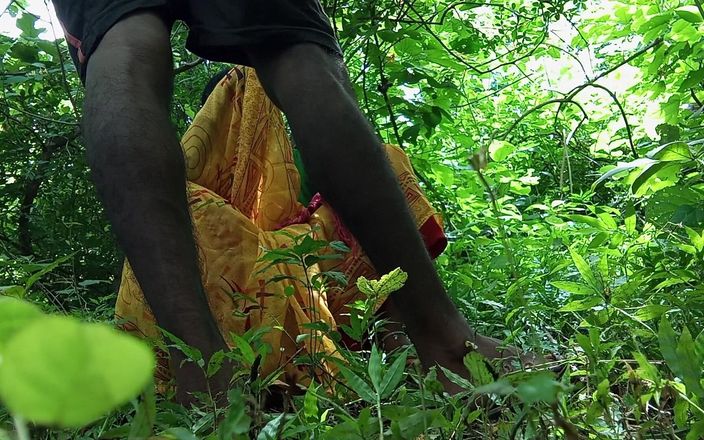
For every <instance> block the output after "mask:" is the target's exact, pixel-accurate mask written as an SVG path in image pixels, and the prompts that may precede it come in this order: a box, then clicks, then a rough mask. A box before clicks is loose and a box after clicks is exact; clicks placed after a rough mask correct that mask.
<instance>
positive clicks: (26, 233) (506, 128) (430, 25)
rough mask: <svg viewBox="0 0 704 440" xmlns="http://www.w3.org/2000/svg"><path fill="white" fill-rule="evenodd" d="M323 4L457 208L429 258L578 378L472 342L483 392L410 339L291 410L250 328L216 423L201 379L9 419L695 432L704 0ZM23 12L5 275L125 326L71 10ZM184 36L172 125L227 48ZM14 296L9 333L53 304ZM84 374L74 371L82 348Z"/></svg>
mask: <svg viewBox="0 0 704 440" xmlns="http://www.w3.org/2000/svg"><path fill="white" fill-rule="evenodd" d="M325 3H326V7H327V10H328V12H329V14H330V16H331V17H332V18H333V20H334V22H335V24H336V28H337V30H338V32H339V38H340V41H341V44H342V46H343V48H344V50H345V53H346V57H347V60H348V62H349V67H350V71H351V75H352V77H353V80H354V82H355V84H356V87H357V90H356V91H357V94H358V96H359V99H360V102H361V106H362V108H363V110H364V112H365V113H366V114H367V115H368V117H369V118H370V119H371V120H372V121H373V122H374V124H375V127H376V128H377V130H378V133H379V135H380V136H381V137H382V138H384V139H385V140H386V141H388V142H390V143H395V144H398V145H400V146H401V147H402V148H404V149H405V150H406V152H407V153H408V154H409V156H410V157H411V159H412V162H413V164H414V167H415V169H416V171H417V173H418V176H419V178H420V180H421V182H422V185H423V187H424V189H425V191H426V192H427V195H428V197H429V198H430V199H431V201H432V202H433V204H434V205H435V206H436V207H437V208H438V209H439V210H440V211H441V212H442V215H443V217H444V221H445V226H446V229H447V234H448V236H449V238H450V246H449V248H448V249H447V251H446V252H445V253H444V255H442V256H441V257H440V258H439V259H438V260H437V266H438V268H439V270H440V271H441V273H442V275H443V278H444V280H445V282H446V284H447V286H448V288H449V290H450V292H451V295H452V297H453V298H454V299H455V301H456V302H457V304H458V305H459V306H460V307H461V309H462V311H463V312H464V313H465V314H466V316H467V317H468V319H469V320H470V321H471V322H472V323H474V324H476V325H477V326H478V327H479V329H480V330H481V331H483V332H485V333H487V334H491V335H493V336H496V337H501V338H505V339H507V340H508V341H509V342H510V343H512V344H516V345H519V346H521V347H524V348H526V349H534V350H537V351H542V352H548V353H558V354H559V355H560V356H561V365H563V366H564V371H563V374H561V375H559V376H558V375H554V374H546V373H520V374H513V375H509V376H508V377H506V378H504V379H502V380H499V381H495V378H494V377H492V375H491V374H490V372H489V371H488V368H487V366H486V365H485V364H484V363H482V362H481V359H477V358H474V357H470V358H468V359H467V362H466V363H467V366H468V368H469V369H470V372H471V374H472V381H471V383H465V385H466V386H467V388H468V392H467V393H466V394H463V395H459V396H456V397H449V396H447V395H443V394H442V392H441V391H440V389H439V388H438V382H437V381H436V380H435V379H434V373H432V372H431V374H430V375H428V376H423V375H422V374H421V373H420V372H419V370H418V368H415V367H413V366H409V367H408V368H407V369H406V371H405V373H404V371H403V366H405V365H406V353H403V354H399V355H397V356H392V357H391V358H386V357H384V356H382V355H380V354H379V352H378V350H377V349H376V348H372V349H371V350H369V351H365V352H361V353H356V354H355V353H349V354H348V355H347V356H348V357H349V359H348V360H349V363H348V366H347V368H346V369H345V370H343V372H344V373H345V374H344V376H345V378H346V379H347V380H346V383H347V386H346V387H345V386H335V387H328V386H320V385H318V386H316V385H315V384H313V385H311V386H310V387H308V389H307V391H306V392H305V393H304V394H303V395H301V396H293V397H287V398H285V399H284V404H283V405H282V406H281V407H280V408H278V409H277V408H272V405H271V404H269V405H265V400H266V399H265V396H266V395H267V389H268V388H269V387H270V385H271V384H270V381H269V380H268V379H267V378H260V377H258V376H257V375H256V366H255V367H254V368H253V364H256V362H255V361H256V359H255V356H254V354H255V353H257V352H259V349H260V347H258V345H257V344H258V342H257V335H256V334H253V335H247V338H245V339H246V341H245V342H246V343H245V344H240V348H238V350H236V352H235V354H234V355H233V356H235V358H236V360H237V361H238V362H240V363H241V365H242V370H241V373H240V374H238V376H237V378H236V380H235V389H234V390H233V392H232V395H231V398H232V399H231V400H232V402H233V403H232V404H231V406H230V408H229V409H227V410H226V413H225V414H224V415H222V416H220V417H218V416H217V415H216V413H217V410H215V409H213V408H212V406H208V405H207V399H204V401H205V403H206V404H204V406H203V407H201V408H195V409H189V410H187V409H184V408H181V407H178V406H177V405H174V404H172V403H169V402H168V401H163V400H161V399H158V400H157V401H155V400H154V397H153V392H151V391H149V390H147V391H145V392H143V393H142V397H141V398H136V399H135V400H133V401H132V404H128V405H126V406H122V407H119V408H117V409H116V410H115V411H114V412H113V413H111V414H110V415H108V416H106V417H104V418H102V419H100V420H99V421H97V422H94V423H91V424H89V425H87V426H85V427H82V428H80V429H75V428H69V429H58V428H57V429H52V430H48V429H46V428H41V427H30V428H28V427H27V424H26V423H25V422H24V421H23V420H22V417H21V416H22V414H14V416H15V417H14V418H13V417H12V415H11V414H9V412H6V411H5V410H3V409H2V407H1V406H0V438H8V436H9V438H14V436H16V435H18V436H19V438H28V436H32V438H99V437H101V438H127V437H129V438H145V437H148V436H150V435H161V436H162V438H178V439H190V438H205V437H208V436H211V437H210V438H221V439H225V438H228V439H229V438H247V434H246V433H248V432H251V433H252V434H251V435H253V436H255V437H256V438H258V439H268V438H272V439H273V438H333V439H337V438H340V439H347V438H349V439H352V438H360V439H367V438H399V439H400V438H409V439H414V438H423V437H420V436H422V435H424V436H425V438H438V439H458V438H495V439H533V438H570V439H574V438H605V439H624V438H633V439H641V438H653V439H655V438H658V439H660V438H667V439H685V438H686V439H688V440H694V439H699V438H703V437H704V383H703V382H702V368H703V367H704V332H703V330H704V325H703V319H704V285H703V284H702V282H701V280H702V278H703V277H704V178H703V175H702V173H703V172H704V142H703V141H702V139H704V104H703V101H704V89H703V85H704V20H703V18H702V17H703V16H704V7H703V5H702V2H701V1H700V0H593V1H590V0H574V1H566V0H511V1H497V2H489V1H477V2H467V1H451V0H436V1H430V0H348V1H339V0H327V1H326V2H325ZM28 7H29V3H28V2H27V1H25V0H17V1H14V2H11V4H10V6H9V7H8V9H7V10H6V11H4V14H5V15H8V14H9V15H10V16H11V17H13V19H14V20H15V23H16V27H17V28H18V29H19V31H20V32H21V34H19V36H16V35H14V34H13V35H12V36H8V35H0V84H1V85H2V89H1V90H2V97H1V98H0V99H1V100H2V101H1V104H0V206H2V209H1V210H0V286H2V287H0V292H1V293H2V294H3V295H6V296H11V297H16V298H22V299H24V300H26V301H29V302H31V303H34V304H36V305H37V306H38V307H40V308H41V309H42V310H43V311H44V312H45V313H51V314H55V315H72V316H74V317H79V318H81V319H82V320H83V321H107V322H109V321H111V320H112V307H113V303H114V299H115V292H116V290H117V286H116V277H117V272H118V270H119V267H120V261H121V256H120V255H119V253H118V250H117V249H116V247H115V244H114V241H113V240H112V238H111V234H110V229H109V226H108V225H107V223H106V221H105V219H104V217H103V216H102V213H101V209H100V206H99V204H98V203H97V201H96V198H95V194H94V190H93V188H92V185H91V182H90V179H89V172H88V170H87V167H86V164H85V159H84V155H83V150H82V146H81V137H80V125H79V120H80V113H81V101H82V88H81V85H80V81H79V80H78V78H77V76H76V74H75V72H74V70H73V67H72V65H71V63H70V58H69V57H68V53H67V50H66V45H65V43H64V42H63V40H55V39H54V35H56V34H59V33H60V27H59V26H58V24H57V23H49V22H46V21H44V19H42V18H39V17H37V16H36V15H35V14H36V11H34V12H32V11H29V10H27V8H28ZM43 30H46V32H44V31H43ZM185 31H186V30H185V28H184V27H183V26H176V27H175V29H174V34H173V42H174V48H175V49H174V55H175V63H176V66H177V75H176V81H175V93H176V96H175V99H174V106H173V118H174V121H175V123H176V124H177V126H178V128H179V130H180V131H181V132H183V130H184V129H185V127H186V126H187V125H188V123H189V121H190V120H191V118H193V116H194V114H195V112H196V111H197V109H198V106H199V103H198V97H199V96H200V91H201V89H202V87H203V85H204V84H205V83H206V82H207V81H208V79H209V78H210V76H211V75H212V74H214V73H215V72H217V71H218V70H219V69H221V67H222V66H220V65H214V64H211V63H207V62H200V61H199V60H197V59H196V58H194V57H193V56H192V55H190V54H188V53H187V52H186V51H185V50H184V49H183V42H184V39H185ZM317 250H318V249H315V246H314V247H313V248H311V247H308V249H306V250H305V252H314V251H317ZM301 252H303V251H301ZM299 256H300V255H299ZM353 281H354V280H353ZM382 287H383V286H382ZM375 288H379V286H376V287H375ZM368 290H370V291H369V292H368V293H374V292H373V290H374V289H372V288H371V287H369V289H368ZM13 304H14V305H13V307H16V309H12V310H10V312H12V313H14V314H15V315H9V314H8V313H10V312H8V311H7V310H5V312H2V311H1V310H0V353H2V350H3V344H4V343H3V334H4V333H3V332H7V331H8V330H7V329H6V328H5V327H8V326H7V322H8V319H9V316H17V315H16V313H24V314H27V315H34V314H35V313H39V312H38V311H37V310H36V309H34V308H31V307H29V306H28V305H27V304H25V303H21V304H22V305H18V304H20V303H16V302H15V303H13ZM366 306H367V308H368V306H369V304H366ZM20 309H21V310H22V312H18V310H20ZM8 310H9V309H8ZM360 310H361V312H360V313H361V317H362V318H364V317H365V316H366V315H365V305H360ZM3 313H4V314H3ZM3 317H4V318H3ZM2 319H4V320H5V321H2ZM52 319H53V321H51V322H50V323H49V324H51V325H54V326H55V327H46V328H45V329H44V330H45V332H39V333H38V334H34V335H32V334H30V335H27V334H21V335H20V336H22V337H24V341H25V343H29V344H31V343H32V341H35V340H37V341H42V340H43V341H44V345H37V347H40V348H36V349H33V350H32V353H33V354H32V356H34V357H35V358H36V359H38V361H36V362H40V363H41V362H51V359H52V358H51V357H47V351H50V347H51V346H52V344H53V342H52V341H54V339H53V338H59V336H60V333H61V332H60V331H56V332H52V333H47V332H49V330H50V329H52V328H55V329H63V330H66V326H70V325H75V326H78V325H79V324H78V323H77V322H75V321H72V320H68V321H66V319H67V318H52ZM3 322H5V326H4V327H3ZM27 325H29V324H27ZM47 325H48V324H47ZM80 325H88V324H80ZM81 328H83V327H81ZM91 328H92V327H91ZM100 328H101V329H102V328H103V327H100ZM84 330H85V329H84ZM21 331H22V330H21V329H20V332H21ZM82 331H83V330H82ZM85 331H88V330H85ZM25 333H27V332H25ZM35 333H37V332H35ZM89 333H90V332H89ZM99 333H100V332H98V333H91V334H92V335H93V336H91V337H92V338H93V339H95V340H96V341H98V343H100V344H107V343H109V340H111V338H112V337H114V336H115V335H113V334H102V333H100V334H99ZM20 336H17V337H18V338H19V337H20ZM74 336H75V335H74ZM32 338H35V339H32ZM101 338H108V339H101ZM79 339H80V338H79ZM67 340H69V341H70V339H67ZM106 341H107V342H106ZM115 343H116V344H120V343H122V342H121V341H115ZM42 347H43V348H42ZM65 350H66V352H67V353H68V354H69V355H73V352H72V351H71V350H72V348H71V347H70V346H66V347H65ZM8 352H9V349H8ZM125 353H126V354H125V358H123V359H124V360H125V363H126V364H129V362H128V361H129V360H130V359H132V358H130V356H134V359H137V358H139V357H140V356H141V353H139V352H138V350H137V352H135V353H130V350H129V349H125ZM4 356H5V358H6V360H5V362H6V363H7V362H9V361H7V359H8V356H9V354H8V353H5V354H4ZM1 362H2V361H1V360H0V398H3V399H6V398H7V393H10V392H11V390H10V391H8V389H9V388H12V387H9V386H7V383H9V382H8V380H9V379H7V378H6V379H3V374H5V375H7V372H5V373H3V372H2V370H3V368H4V367H3V366H2V363H1ZM27 362H29V363H31V362H32V361H31V359H30V358H27ZM135 362H137V360H135ZM114 367H115V368H118V367H120V368H122V367H121V366H119V365H116V366H114ZM27 368H40V369H41V368H45V369H53V366H52V365H46V364H42V365H39V366H36V365H34V366H31V365H28V366H27ZM75 368H78V370H77V371H72V370H71V369H70V368H67V369H66V371H64V372H63V373H64V374H65V375H66V382H67V383H70V377H71V374H81V371H82V370H80V368H88V367H87V366H85V365H84V366H80V365H79V366H76V367H75ZM90 368H91V369H94V368H95V367H90ZM107 371H108V373H109V372H110V370H107ZM47 374H49V373H47ZM98 374H99V373H96V375H98ZM96 377H97V376H96ZM123 379H124V378H123ZM106 380H108V381H109V380H110V379H109V378H108V379H106ZM456 380H461V379H459V378H457V379H456ZM3 384H5V388H6V389H5V390H3V389H2V388H3ZM396 384H399V385H398V386H395V385H396ZM116 386H117V387H122V388H123V389H124V390H127V393H128V394H129V393H133V395H134V394H137V393H138V392H139V390H134V391H131V387H130V386H129V380H128V381H126V382H125V383H124V384H122V383H120V384H119V385H116ZM139 386H141V385H139ZM132 388H133V387H132ZM54 391H56V390H52V389H47V390H46V393H47V394H46V396H47V397H46V399H45V400H47V399H48V400H50V399H51V397H50V396H52V395H53V394H51V393H52V392H54ZM69 391H70V392H71V393H75V394H76V395H80V393H82V392H87V393H88V392H90V390H81V389H72V390H69ZM3 393H5V394H3ZM89 396H93V397H94V398H95V396H96V394H92V395H91V394H89ZM477 396H480V397H481V398H479V399H478V400H475V398H476V397H477ZM130 397H132V396H130V395H127V396H125V400H126V399H129V398H130ZM116 399H117V398H116ZM117 400H119V399H117ZM472 401H475V402H479V405H477V404H476V403H475V404H471V403H470V402H472ZM8 402H9V400H8ZM110 403H111V402H108V406H110ZM61 404H63V403H62V402H58V403H57V405H61ZM8 406H9V405H8ZM108 409H109V408H105V410H108ZM27 418H31V417H27ZM88 418H89V419H90V416H88ZM13 420H14V422H13ZM77 420H78V423H79V425H80V421H81V420H82V419H81V418H80V417H78V419H77ZM50 421H51V423H48V424H49V425H56V426H76V423H71V421H70V420H66V419H63V420H59V419H50ZM63 422H65V423H63ZM74 422H75V421H74ZM13 423H14V427H13ZM13 432H15V433H13Z"/></svg>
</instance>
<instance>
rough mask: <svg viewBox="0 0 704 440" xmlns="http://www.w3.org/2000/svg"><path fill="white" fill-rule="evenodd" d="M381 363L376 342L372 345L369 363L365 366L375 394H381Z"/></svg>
mask: <svg viewBox="0 0 704 440" xmlns="http://www.w3.org/2000/svg"><path fill="white" fill-rule="evenodd" d="M382 367H383V366H382V363H381V352H380V351H379V349H378V348H377V347H376V344H374V345H372V352H371V356H369V365H368V366H367V371H368V372H369V378H370V379H371V381H372V385H373V386H374V390H375V391H376V393H377V394H381V375H382V374H383V368H382Z"/></svg>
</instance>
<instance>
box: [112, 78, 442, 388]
mask: <svg viewBox="0 0 704 440" xmlns="http://www.w3.org/2000/svg"><path fill="white" fill-rule="evenodd" d="M182 146H183V149H184V153H185V157H186V164H187V170H188V171H187V173H188V197H189V204H190V209H191V215H192V219H193V228H194V233H195V237H196V241H197V244H198V249H199V254H200V263H201V271H202V277H203V284H204V287H205V291H206V294H207V298H208V303H209V305H210V309H211V311H212V313H213V316H214V317H215V320H216V322H217V324H218V326H219V328H220V331H221V332H222V333H223V335H224V337H225V340H226V341H228V343H229V344H232V338H230V337H228V335H229V334H230V333H235V334H238V335H241V334H243V333H244V332H246V331H247V330H249V329H253V328H261V327H270V328H272V330H271V331H269V332H268V333H266V334H265V336H264V340H265V342H266V343H268V344H270V345H271V348H272V354H271V355H269V356H267V357H266V358H265V360H264V362H263V363H262V365H261V368H262V372H261V374H262V375H268V374H270V373H271V372H274V371H276V370H277V369H278V368H281V369H282V371H283V373H282V377H281V379H282V380H284V381H285V382H287V383H294V382H299V381H301V380H304V377H305V376H306V375H307V372H306V370H304V369H303V368H300V367H298V366H296V365H294V363H293V362H292V358H293V357H294V356H295V355H296V354H300V353H302V352H307V353H315V352H319V351H323V352H325V353H328V354H334V352H335V350H336V348H335V345H334V344H333V342H332V341H331V340H329V339H328V338H327V337H325V336H322V337H320V338H314V339H315V341H316V342H315V346H314V343H313V342H312V340H313V339H310V338H307V339H306V338H303V339H304V340H302V341H301V342H300V343H297V342H296V337H297V336H298V335H299V334H304V333H309V332H310V330H309V329H306V328H305V325H306V324H308V323H311V322H317V321H320V320H322V321H324V322H326V323H327V324H329V325H330V326H331V327H332V328H333V329H335V328H337V326H338V324H340V323H343V322H346V316H345V315H346V313H348V312H347V310H346V307H345V306H346V305H347V304H350V303H351V302H353V301H355V300H356V299H357V298H358V296H359V292H358V291H357V289H356V287H355V283H354V280H356V278H357V277H359V276H360V275H364V276H366V277H368V278H371V277H374V275H375V274H374V269H373V267H372V265H371V263H370V262H369V260H368V259H367V257H366V256H365V255H364V253H363V252H362V250H361V248H360V246H359V245H358V244H357V243H356V241H355V240H354V238H353V237H352V236H351V234H350V233H349V232H347V230H346V229H345V227H344V225H343V224H342V223H341V222H340V220H339V219H338V218H337V217H336V215H335V213H334V212H333V211H332V209H331V208H330V207H329V206H328V205H327V204H326V203H325V201H324V200H323V199H322V198H321V197H320V196H318V195H316V196H315V197H314V199H313V200H312V201H311V204H310V205H309V206H304V205H303V204H301V203H300V202H299V201H298V199H299V194H300V176H299V173H298V171H297V169H296V166H295V164H294V159H293V152H292V147H291V143H290V141H289V138H288V134H287V131H286V128H285V125H284V122H283V119H282V116H281V113H280V112H279V110H278V109H277V108H276V107H275V106H274V105H273V104H272V103H271V101H270V100H269V99H268V98H267V97H266V95H265V93H264V91H263V89H262V87H261V85H260V84H259V82H258V80H257V77H256V75H255V73H254V71H253V70H252V69H249V68H242V67H237V68H235V69H233V70H232V71H231V72H230V73H229V74H228V76H227V77H225V78H224V79H223V80H222V81H221V82H220V83H219V84H218V85H217V86H216V88H215V90H214V91H213V93H211V95H210V97H209V98H208V100H207V102H206V103H205V105H204V106H203V108H202V109H201V110H200V112H199V113H198V114H197V116H196V117H195V119H194V121H193V124H192V125H191V126H190V128H189V129H188V131H187V132H186V134H185V135H184V136H183V139H182ZM386 151H387V153H388V157H389V159H390V161H391V163H392V165H393V169H394V171H395V172H396V174H397V176H398V179H399V182H400V184H401V187H402V189H403V191H404V193H405V195H406V197H407V199H408V202H409V204H410V207H411V210H412V212H413V215H414V216H415V218H416V221H417V224H418V227H419V229H420V230H421V233H422V235H423V237H424V239H425V241H426V245H427V246H428V249H429V250H430V252H431V254H433V256H436V255H437V254H439V253H440V252H441V251H442V249H443V248H444V246H445V243H446V241H445V238H444V235H443V234H442V228H441V227H440V218H439V217H438V216H437V215H436V213H435V211H434V210H433V208H432V207H431V206H430V204H429V203H428V201H427V199H426V198H425V197H424V196H423V194H422V192H421V190H420V188H419V186H418V183H417V180H416V178H415V175H414V173H413V171H412V169H411V165H410V162H409V160H408V158H407V157H406V156H405V154H404V153H403V151H402V150H401V149H399V148H397V147H395V146H391V145H387V146H386ZM370 215H372V214H371V213H370ZM281 231H284V232H286V234H283V233H281ZM303 234H308V235H309V236H311V237H313V238H315V239H318V240H327V241H343V242H345V243H346V244H347V246H348V247H349V248H350V249H351V251H350V252H349V253H346V254H345V255H344V258H343V259H338V260H326V261H323V262H321V263H319V264H318V267H317V268H316V270H318V271H329V270H336V271H339V272H342V273H344V275H345V276H346V277H347V279H348V280H350V283H348V285H346V286H337V287H338V288H336V289H327V290H326V291H324V292H323V291H316V292H313V295H310V292H309V291H308V289H306V288H305V287H304V286H303V285H302V284H301V283H297V282H295V281H292V280H291V279H286V280H282V281H279V282H275V283H268V282H267V280H271V279H273V278H274V277H279V276H281V275H287V276H289V277H292V278H296V279H304V278H305V274H304V273H303V269H302V267H300V266H297V265H292V264H283V263H281V264H276V265H273V266H271V267H268V268H267V266H268V264H269V263H268V262H266V261H261V260H260V258H261V257H262V255H264V254H265V253H266V252H267V250H268V249H277V248H282V247H288V246H292V245H293V244H294V241H295V239H294V238H293V237H296V236H301V235H303ZM164 294H168V292H165V293H164ZM245 297H246V298H247V300H246V301H245V300H242V298H245ZM253 304H254V305H255V307H252V305H253ZM312 310H314V311H315V316H312V313H311V311H312ZM115 311H116V315H117V317H118V318H119V319H120V320H121V321H122V322H123V323H124V324H123V325H122V327H123V328H124V329H125V330H126V331H128V332H131V333H134V334H136V335H138V336H141V337H145V338H149V339H156V338H158V337H159V333H158V329H157V327H156V324H155V320H154V316H153V315H152V313H151V311H150V309H149V306H148V305H147V303H146V302H145V299H144V297H143V294H142V292H141V290H140V287H139V284H138V283H137V280H136V279H135V276H134V274H133V272H132V270H131V269H130V266H129V263H128V262H125V266H124V271H123V275H122V281H121V286H120V290H119V294H118V299H117V304H116V309H115ZM166 368H167V364H165V363H162V365H161V366H160V369H159V370H160V371H159V372H157V374H158V376H159V378H160V379H165V378H167V377H168V376H169V374H168V370H167V369H166Z"/></svg>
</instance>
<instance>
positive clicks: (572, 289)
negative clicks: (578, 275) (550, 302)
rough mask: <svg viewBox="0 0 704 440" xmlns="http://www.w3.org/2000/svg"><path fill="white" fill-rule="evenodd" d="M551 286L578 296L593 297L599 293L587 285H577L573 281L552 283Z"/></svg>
mask: <svg viewBox="0 0 704 440" xmlns="http://www.w3.org/2000/svg"><path fill="white" fill-rule="evenodd" d="M550 284H552V285H553V286H555V287H557V288H558V289H560V290H564V291H565V292H569V293H574V294H576V295H593V294H596V293H598V292H597V291H596V290H594V288H592V287H590V286H587V285H586V284H581V283H575V282H573V281H551V282H550Z"/></svg>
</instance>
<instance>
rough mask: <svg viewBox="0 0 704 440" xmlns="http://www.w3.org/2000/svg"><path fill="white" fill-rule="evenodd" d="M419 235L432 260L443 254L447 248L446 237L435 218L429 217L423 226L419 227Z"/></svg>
mask: <svg viewBox="0 0 704 440" xmlns="http://www.w3.org/2000/svg"><path fill="white" fill-rule="evenodd" d="M420 235H421V236H422V237H423V242H424V243H425V248H426V249H428V253H429V254H430V256H431V257H432V258H433V260H434V259H436V258H437V257H439V256H440V254H442V253H443V251H444V250H445V248H447V237H446V236H445V231H444V230H443V229H442V226H440V224H439V223H438V222H437V220H436V219H435V217H430V218H429V219H428V220H427V221H426V222H425V223H424V224H423V226H421V227H420Z"/></svg>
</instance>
